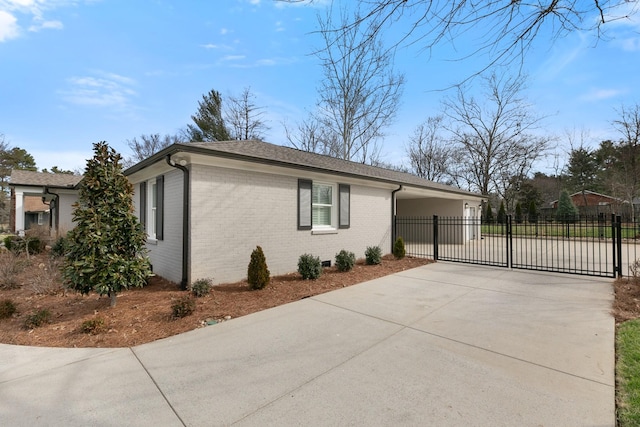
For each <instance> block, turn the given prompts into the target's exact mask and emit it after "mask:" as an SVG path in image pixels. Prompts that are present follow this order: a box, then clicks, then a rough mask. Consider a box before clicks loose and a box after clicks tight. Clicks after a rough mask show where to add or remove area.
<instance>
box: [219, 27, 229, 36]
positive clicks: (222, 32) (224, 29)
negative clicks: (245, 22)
mask: <svg viewBox="0 0 640 427" xmlns="http://www.w3.org/2000/svg"><path fill="white" fill-rule="evenodd" d="M228 32H229V30H227V29H226V28H220V34H221V35H223V36H224V35H225V34H227V33H228Z"/></svg>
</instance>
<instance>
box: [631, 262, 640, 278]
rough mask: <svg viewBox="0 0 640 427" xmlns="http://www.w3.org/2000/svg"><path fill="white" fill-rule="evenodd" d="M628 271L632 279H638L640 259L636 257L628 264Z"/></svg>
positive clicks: (639, 275) (639, 276)
mask: <svg viewBox="0 0 640 427" xmlns="http://www.w3.org/2000/svg"><path fill="white" fill-rule="evenodd" d="M629 272H630V273H631V277H633V280H634V281H636V282H637V281H638V279H640V259H637V260H635V261H634V262H633V264H631V265H630V266H629Z"/></svg>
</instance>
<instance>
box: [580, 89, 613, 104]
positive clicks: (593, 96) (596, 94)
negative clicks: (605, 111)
mask: <svg viewBox="0 0 640 427" xmlns="http://www.w3.org/2000/svg"><path fill="white" fill-rule="evenodd" d="M623 93H624V91H622V90H619V89H592V90H590V91H589V92H588V93H586V94H584V95H582V96H581V97H580V100H582V101H602V100H604V99H610V98H615V97H616V96H618V95H621V94H623Z"/></svg>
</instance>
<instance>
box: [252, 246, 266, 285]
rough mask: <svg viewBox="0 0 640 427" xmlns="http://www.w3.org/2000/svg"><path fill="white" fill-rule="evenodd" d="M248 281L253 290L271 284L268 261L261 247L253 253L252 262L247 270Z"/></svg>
mask: <svg viewBox="0 0 640 427" xmlns="http://www.w3.org/2000/svg"><path fill="white" fill-rule="evenodd" d="M247 281H248V282H249V286H251V289H254V290H257V289H262V288H264V287H265V286H267V285H268V284H269V269H268V268H267V259H266V258H265V256H264V252H262V248H261V247H260V246H256V248H255V249H254V250H253V252H251V261H249V267H248V268H247Z"/></svg>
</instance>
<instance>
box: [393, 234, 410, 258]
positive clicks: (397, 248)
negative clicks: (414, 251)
mask: <svg viewBox="0 0 640 427" xmlns="http://www.w3.org/2000/svg"><path fill="white" fill-rule="evenodd" d="M406 254H407V253H406V251H405V249H404V239H403V238H402V237H401V236H399V237H398V238H397V239H396V241H395V243H394V244H393V256H394V257H396V258H397V259H402V258H404V256H405V255H406Z"/></svg>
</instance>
